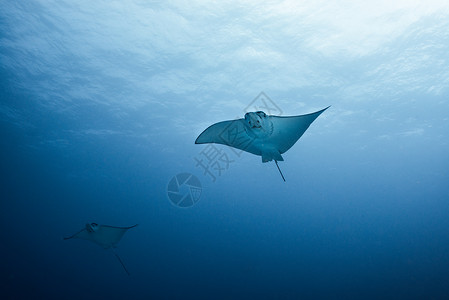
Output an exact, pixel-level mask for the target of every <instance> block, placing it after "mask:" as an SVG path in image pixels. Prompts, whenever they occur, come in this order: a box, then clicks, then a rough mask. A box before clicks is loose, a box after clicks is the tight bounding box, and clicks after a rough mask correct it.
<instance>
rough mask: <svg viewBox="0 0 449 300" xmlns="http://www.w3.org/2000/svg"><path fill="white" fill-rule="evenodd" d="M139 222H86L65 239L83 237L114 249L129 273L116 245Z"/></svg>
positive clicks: (106, 247) (105, 247)
mask: <svg viewBox="0 0 449 300" xmlns="http://www.w3.org/2000/svg"><path fill="white" fill-rule="evenodd" d="M137 225H138V224H136V225H134V226H130V227H114V226H108V225H98V224H97V223H91V224H86V227H85V228H83V229H81V230H80V231H78V232H77V233H75V234H74V235H71V236H69V237H66V238H64V240H68V239H74V238H77V239H83V240H88V241H91V242H94V243H95V244H97V245H100V246H101V247H103V248H104V249H109V248H110V249H112V252H114V254H115V256H116V257H117V259H118V260H119V262H120V263H121V264H122V266H123V269H125V271H126V273H127V274H128V275H129V272H128V270H127V269H126V267H125V264H124V263H123V261H122V260H121V259H120V256H118V254H117V253H115V251H114V248H115V245H116V244H117V243H118V242H119V241H120V240H121V239H122V237H123V235H124V234H125V233H126V231H128V229H131V228H133V227H136V226H137Z"/></svg>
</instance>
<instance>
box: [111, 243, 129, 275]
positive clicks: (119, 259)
mask: <svg viewBox="0 0 449 300" xmlns="http://www.w3.org/2000/svg"><path fill="white" fill-rule="evenodd" d="M111 249H112V252H114V254H115V256H116V257H117V259H118V261H119V262H120V263H121V264H122V267H123V269H125V272H126V274H128V275H130V274H129V272H128V269H126V267H125V264H124V263H123V261H122V259H121V258H120V256H118V254H117V253H116V252H115V251H114V248H111Z"/></svg>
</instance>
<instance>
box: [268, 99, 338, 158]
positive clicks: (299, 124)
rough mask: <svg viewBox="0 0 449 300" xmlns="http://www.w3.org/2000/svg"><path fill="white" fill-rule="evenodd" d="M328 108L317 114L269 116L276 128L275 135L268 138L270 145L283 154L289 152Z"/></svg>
mask: <svg viewBox="0 0 449 300" xmlns="http://www.w3.org/2000/svg"><path fill="white" fill-rule="evenodd" d="M328 108H329V106H328V107H326V108H324V109H322V110H319V111H317V112H314V113H310V114H305V115H300V116H292V117H278V116H269V118H270V120H271V122H272V123H273V128H274V130H273V133H272V134H271V136H270V137H269V138H268V140H269V144H271V145H272V146H273V147H274V148H276V149H277V150H278V151H279V153H281V154H283V153H285V152H287V150H288V149H290V148H291V147H292V146H293V145H294V144H295V143H296V142H297V141H298V140H299V138H301V136H302V135H303V134H304V132H305V131H306V130H307V128H309V126H310V124H312V122H313V121H315V119H316V118H318V116H319V115H320V114H321V113H323V112H324V111H325V110H326V109H328Z"/></svg>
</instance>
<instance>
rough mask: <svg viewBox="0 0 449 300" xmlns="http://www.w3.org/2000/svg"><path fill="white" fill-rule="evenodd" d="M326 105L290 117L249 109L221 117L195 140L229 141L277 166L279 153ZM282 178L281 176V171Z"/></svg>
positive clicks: (294, 139)
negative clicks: (242, 115) (225, 118)
mask: <svg viewBox="0 0 449 300" xmlns="http://www.w3.org/2000/svg"><path fill="white" fill-rule="evenodd" d="M328 108H329V106H328V107H326V108H324V109H322V110H319V111H317V112H314V113H310V114H305V115H299V116H291V117H279V116H269V115H267V114H265V113H264V112H263V111H257V112H249V113H246V114H245V118H244V119H236V120H230V121H223V122H219V123H215V124H213V125H211V126H209V127H208V128H207V129H206V130H204V131H203V132H202V133H201V134H200V135H199V136H198V138H197V139H196V141H195V144H205V143H216V144H223V145H228V146H231V147H234V148H237V149H240V150H243V151H246V152H249V153H252V154H255V155H260V156H262V162H268V161H272V160H274V161H275V162H276V165H277V166H278V168H279V165H278V164H277V162H278V161H283V160H284V158H283V157H282V154H283V153H285V152H286V151H288V150H289V149H290V148H291V147H292V146H293V145H294V144H295V143H296V142H297V141H298V140H299V138H300V137H301V136H302V135H303V134H304V132H305V131H306V130H307V128H309V126H310V124H312V122H313V121H314V120H315V119H316V118H318V116H319V115H320V114H321V113H323V112H324V111H325V110H326V109H328ZM279 172H280V169H279ZM281 175H282V172H281ZM282 178H283V179H284V176H283V175H282ZM284 181H285V179H284Z"/></svg>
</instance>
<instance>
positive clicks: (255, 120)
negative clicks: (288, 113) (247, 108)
mask: <svg viewBox="0 0 449 300" xmlns="http://www.w3.org/2000/svg"><path fill="white" fill-rule="evenodd" d="M266 118H267V114H266V113H264V112H263V111H256V112H249V113H246V114H245V121H246V123H247V124H248V126H249V128H260V127H262V126H263V124H264V120H265V119H266Z"/></svg>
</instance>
